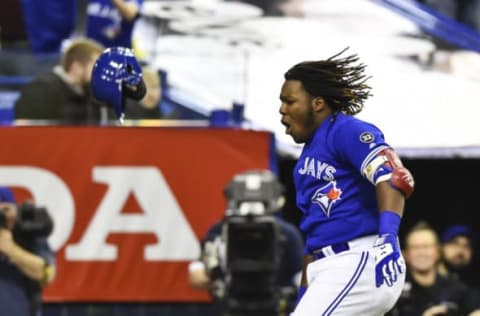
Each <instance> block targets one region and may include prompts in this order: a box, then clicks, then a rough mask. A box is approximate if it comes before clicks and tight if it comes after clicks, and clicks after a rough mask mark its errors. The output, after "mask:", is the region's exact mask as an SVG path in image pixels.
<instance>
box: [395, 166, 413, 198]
mask: <svg viewBox="0 0 480 316" xmlns="http://www.w3.org/2000/svg"><path fill="white" fill-rule="evenodd" d="M390 185H391V186H392V187H394V188H395V189H397V190H399V191H400V192H402V193H403V195H405V198H407V199H408V198H409V197H410V195H412V193H413V190H414V187H415V181H414V180H413V176H412V174H411V173H410V171H408V169H407V168H405V167H400V168H398V167H397V168H393V170H392V177H391V178H390Z"/></svg>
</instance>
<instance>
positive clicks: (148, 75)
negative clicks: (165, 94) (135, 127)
mask: <svg viewBox="0 0 480 316" xmlns="http://www.w3.org/2000/svg"><path fill="white" fill-rule="evenodd" d="M142 73H143V81H144V82H145V87H146V88H147V91H146V93H145V96H144V97H143V99H142V100H140V102H137V101H134V100H132V99H127V102H126V108H125V118H126V119H134V120H135V119H161V118H163V114H162V111H161V109H160V102H161V100H162V88H161V82H160V75H159V74H158V71H157V70H156V69H154V68H151V67H149V66H143V67H142Z"/></svg>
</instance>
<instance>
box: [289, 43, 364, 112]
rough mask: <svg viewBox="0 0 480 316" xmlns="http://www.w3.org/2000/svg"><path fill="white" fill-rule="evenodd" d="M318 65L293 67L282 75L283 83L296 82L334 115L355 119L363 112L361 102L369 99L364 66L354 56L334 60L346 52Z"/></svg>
mask: <svg viewBox="0 0 480 316" xmlns="http://www.w3.org/2000/svg"><path fill="white" fill-rule="evenodd" d="M347 49H348V47H347V48H345V49H343V50H342V51H341V52H340V53H338V54H335V55H334V56H332V57H330V58H328V59H327V60H320V61H305V62H301V63H299V64H296V65H295V66H293V67H292V68H290V69H289V70H288V71H287V72H286V73H285V75H284V76H285V79H286V80H299V81H301V82H302V84H303V87H304V88H305V90H306V91H307V92H308V93H310V94H311V95H312V96H314V97H323V98H324V99H325V101H326V102H327V104H328V105H329V106H330V107H331V108H332V110H333V112H334V113H338V112H344V113H345V114H349V115H355V114H357V113H359V112H360V111H362V109H363V102H364V101H365V100H366V99H367V98H368V97H369V96H370V95H371V93H370V89H371V88H370V86H368V85H367V84H365V82H366V81H367V80H368V79H369V78H370V77H367V76H366V75H365V74H364V70H365V67H366V66H365V65H364V64H362V63H360V64H357V65H355V63H356V62H357V61H358V60H359V58H358V56H357V55H356V54H354V55H350V56H347V57H343V58H337V57H339V56H340V55H341V54H343V53H344V52H345V51H346V50H347Z"/></svg>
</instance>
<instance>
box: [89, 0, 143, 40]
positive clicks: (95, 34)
mask: <svg viewBox="0 0 480 316" xmlns="http://www.w3.org/2000/svg"><path fill="white" fill-rule="evenodd" d="M127 2H135V3H137V5H138V7H139V8H140V7H141V5H142V3H143V0H127ZM135 21H136V19H134V20H132V21H130V22H128V21H126V20H125V19H123V18H122V16H121V15H120V12H119V11H118V10H117V8H116V7H115V6H114V5H113V3H112V1H111V0H90V1H89V3H88V6H87V37H88V38H91V39H93V40H96V41H97V42H99V43H101V44H102V45H104V46H105V47H114V46H123V47H128V48H132V33H133V27H134V25H135Z"/></svg>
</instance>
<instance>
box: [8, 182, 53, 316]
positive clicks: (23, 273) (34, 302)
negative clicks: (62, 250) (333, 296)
mask: <svg viewBox="0 0 480 316" xmlns="http://www.w3.org/2000/svg"><path fill="white" fill-rule="evenodd" d="M48 220H50V222H49V223H48V224H49V231H48V233H50V232H51V228H52V225H51V224H52V222H51V218H48ZM20 221H21V219H20V215H19V209H18V208H17V205H16V201H15V197H14V195H13V192H12V191H11V190H10V189H8V188H6V187H0V315H15V316H39V315H41V288H42V287H43V286H44V285H46V284H48V283H50V282H51V281H52V280H53V278H54V276H55V267H54V262H55V261H54V254H53V252H52V250H51V249H50V247H49V246H48V243H47V240H46V238H44V237H43V236H40V237H37V236H31V235H30V232H29V231H26V232H25V231H24V230H23V229H21V227H23V226H22V225H21V223H20ZM19 227H20V229H19ZM45 237H46V236H45Z"/></svg>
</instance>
